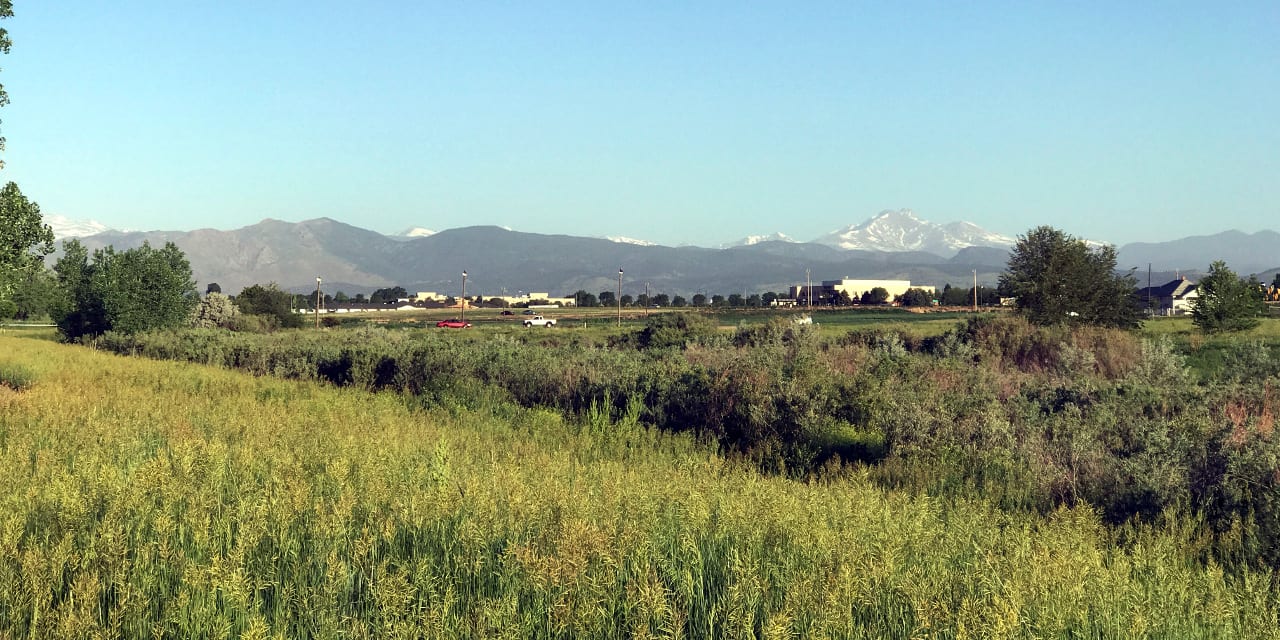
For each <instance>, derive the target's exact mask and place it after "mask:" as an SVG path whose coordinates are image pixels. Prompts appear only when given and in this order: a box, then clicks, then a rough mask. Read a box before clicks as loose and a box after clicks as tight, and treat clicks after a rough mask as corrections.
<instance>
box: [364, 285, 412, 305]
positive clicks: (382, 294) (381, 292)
mask: <svg viewBox="0 0 1280 640" xmlns="http://www.w3.org/2000/svg"><path fill="white" fill-rule="evenodd" d="M408 297H409V292H408V291H405V290H404V287H399V286H397V287H384V288H382V289H378V290H376V291H374V292H373V294H372V295H370V296H369V302H373V303H382V302H395V301H396V300H399V299H400V298H408Z"/></svg>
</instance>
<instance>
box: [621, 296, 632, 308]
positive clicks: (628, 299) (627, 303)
mask: <svg viewBox="0 0 1280 640" xmlns="http://www.w3.org/2000/svg"><path fill="white" fill-rule="evenodd" d="M634 303H635V298H632V297H631V294H629V293H624V294H622V306H624V307H629V306H631V305H632V304H634Z"/></svg>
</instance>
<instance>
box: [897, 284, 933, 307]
mask: <svg viewBox="0 0 1280 640" xmlns="http://www.w3.org/2000/svg"><path fill="white" fill-rule="evenodd" d="M898 302H899V303H901V304H902V306H904V307H929V306H933V294H931V293H929V292H928V291H925V290H924V289H914V288H913V289H907V290H906V291H905V292H903V294H902V295H900V296H898Z"/></svg>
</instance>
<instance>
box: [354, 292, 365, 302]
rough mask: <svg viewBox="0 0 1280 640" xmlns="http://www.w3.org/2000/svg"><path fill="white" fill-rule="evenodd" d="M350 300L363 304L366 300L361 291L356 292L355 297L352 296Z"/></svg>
mask: <svg viewBox="0 0 1280 640" xmlns="http://www.w3.org/2000/svg"><path fill="white" fill-rule="evenodd" d="M351 301H352V302H355V303H357V304H364V303H365V302H366V299H365V297H364V294H363V293H357V294H356V297H355V298H352V300H351Z"/></svg>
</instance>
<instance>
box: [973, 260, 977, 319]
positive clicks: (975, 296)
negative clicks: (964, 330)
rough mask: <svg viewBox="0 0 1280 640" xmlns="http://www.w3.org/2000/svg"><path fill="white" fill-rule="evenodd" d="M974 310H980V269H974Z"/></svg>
mask: <svg viewBox="0 0 1280 640" xmlns="http://www.w3.org/2000/svg"><path fill="white" fill-rule="evenodd" d="M973 310H974V311H975V312H976V311H977V310H978V270H977V269H974V270H973Z"/></svg>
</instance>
